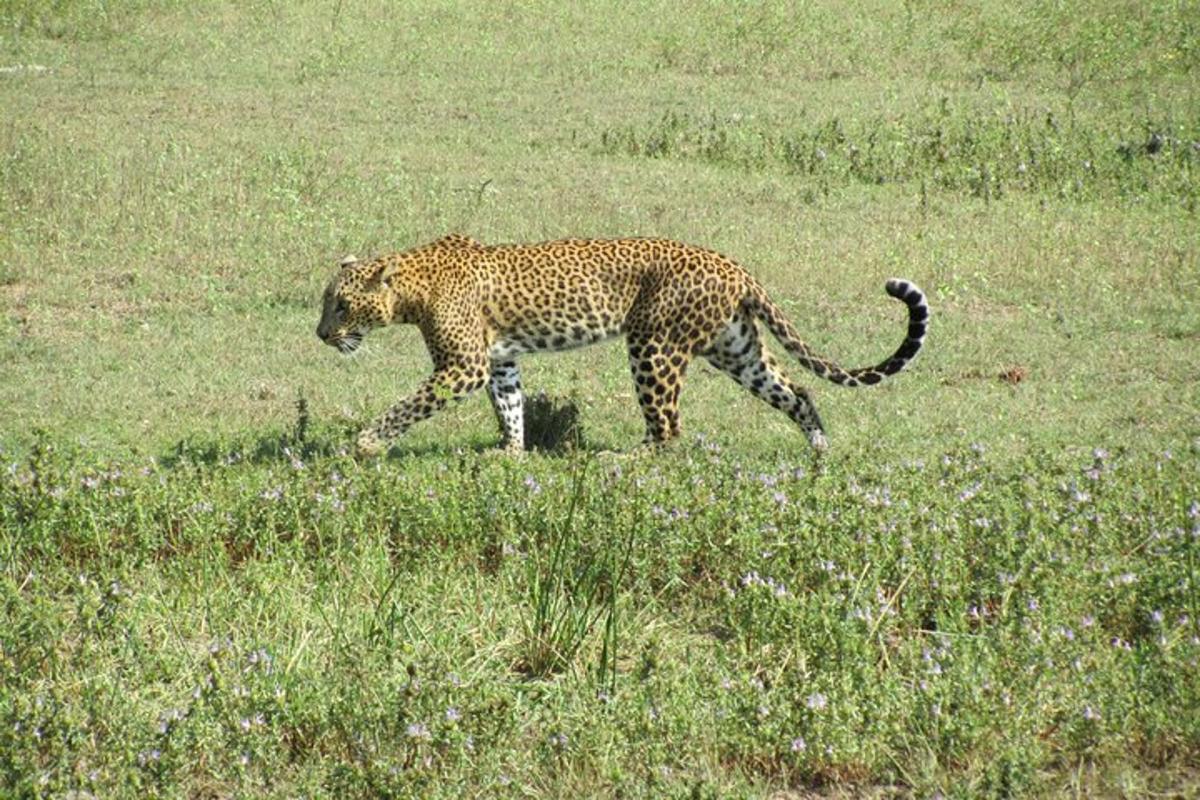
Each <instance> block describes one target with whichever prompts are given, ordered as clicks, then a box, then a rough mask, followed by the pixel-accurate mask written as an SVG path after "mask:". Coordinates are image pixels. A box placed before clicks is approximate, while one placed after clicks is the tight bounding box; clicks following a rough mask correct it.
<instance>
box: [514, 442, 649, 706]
mask: <svg viewBox="0 0 1200 800" xmlns="http://www.w3.org/2000/svg"><path fill="white" fill-rule="evenodd" d="M586 467H587V464H586V462H579V461H576V462H575V468H574V474H573V477H572V484H571V488H570V501H569V502H568V505H567V508H566V514H565V517H564V518H563V519H562V520H561V521H559V522H550V525H549V530H547V531H546V532H545V533H544V534H543V535H540V536H536V537H534V538H533V540H532V541H530V543H529V547H530V553H529V554H528V562H527V581H528V593H529V611H528V612H527V614H526V616H525V621H524V637H523V639H522V643H521V645H520V652H521V655H520V657H519V662H518V666H519V668H520V669H521V671H523V672H525V673H527V674H529V675H532V676H537V677H548V676H551V675H554V674H557V673H560V672H562V671H563V670H565V669H568V668H569V667H571V666H572V665H573V662H574V660H575V658H576V655H577V654H578V653H579V651H580V650H581V649H582V648H583V646H584V645H585V644H586V642H587V640H588V638H589V637H590V636H591V634H592V632H593V630H594V629H595V628H596V627H597V625H602V627H603V631H604V636H603V644H602V649H601V653H600V658H599V662H598V663H597V665H596V668H595V672H596V675H597V676H598V677H599V678H600V680H601V681H602V682H605V683H607V685H608V686H609V687H610V689H611V688H612V687H613V685H614V684H615V681H616V658H617V652H616V649H617V629H618V624H619V619H618V614H617V598H618V594H619V591H620V586H621V583H622V581H623V579H624V577H625V575H626V573H627V571H628V569H629V559H630V555H631V552H632V534H627V535H626V536H624V537H623V538H617V537H606V538H604V539H602V540H600V541H599V542H596V543H594V545H593V546H588V544H587V543H585V542H584V541H582V540H581V538H580V531H579V529H578V520H577V519H576V516H575V514H576V509H577V507H578V504H579V502H580V500H581V498H582V493H583V492H584V491H585V486H586V484H585V481H584V477H585V470H586ZM601 620H603V622H601Z"/></svg>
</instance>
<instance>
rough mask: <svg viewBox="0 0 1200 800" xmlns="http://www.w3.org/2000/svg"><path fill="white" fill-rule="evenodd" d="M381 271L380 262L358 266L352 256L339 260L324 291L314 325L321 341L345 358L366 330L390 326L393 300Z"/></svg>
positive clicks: (382, 268)
mask: <svg viewBox="0 0 1200 800" xmlns="http://www.w3.org/2000/svg"><path fill="white" fill-rule="evenodd" d="M384 270H385V264H384V263H383V262H382V261H371V262H367V263H360V262H359V261H358V259H357V258H355V257H354V256H347V257H346V258H344V259H342V262H341V268H340V269H339V270H338V274H337V275H336V276H334V278H333V280H331V281H330V282H329V286H327V287H326V288H325V296H324V299H323V301H322V308H321V321H320V323H318V324H317V336H318V337H320V339H321V341H323V342H325V344H327V345H330V346H332V347H336V348H337V349H338V352H340V353H342V354H343V355H349V354H350V353H353V352H354V351H355V350H357V349H358V346H359V345H360V344H362V340H363V337H364V336H366V335H367V333H368V332H369V331H370V330H372V329H373V328H379V327H382V326H384V325H387V324H388V323H389V322H391V319H392V309H393V304H394V299H393V296H392V293H391V291H390V289H389V287H388V285H387V282H386V281H385V280H384Z"/></svg>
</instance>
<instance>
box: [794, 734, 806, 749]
mask: <svg viewBox="0 0 1200 800" xmlns="http://www.w3.org/2000/svg"><path fill="white" fill-rule="evenodd" d="M807 749H808V743H807V742H805V741H804V737H803V736H797V737H796V738H795V739H792V752H793V753H803V752H804V751H805V750H807Z"/></svg>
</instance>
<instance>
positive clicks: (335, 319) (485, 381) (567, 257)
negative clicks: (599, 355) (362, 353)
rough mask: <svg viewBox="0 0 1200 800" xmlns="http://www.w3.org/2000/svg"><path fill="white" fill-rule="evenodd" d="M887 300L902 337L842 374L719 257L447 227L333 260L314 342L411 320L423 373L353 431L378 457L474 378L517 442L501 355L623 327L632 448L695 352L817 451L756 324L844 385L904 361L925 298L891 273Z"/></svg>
mask: <svg viewBox="0 0 1200 800" xmlns="http://www.w3.org/2000/svg"><path fill="white" fill-rule="evenodd" d="M886 288H887V293H888V294H890V295H891V296H892V297H895V298H896V299H898V300H901V301H903V302H904V303H905V304H906V305H907V306H908V332H907V336H906V337H905V339H904V341H903V343H902V344H901V345H900V347H899V348H898V349H897V350H896V352H895V353H893V354H892V355H891V356H890V357H888V358H887V359H885V360H884V361H882V362H880V363H879V364H876V365H875V366H872V367H866V368H863V369H845V368H843V367H841V366H839V365H837V364H836V363H834V362H832V361H830V360H828V359H825V358H822V357H821V356H819V355H817V354H816V353H814V352H813V351H812V349H811V348H810V347H809V346H808V345H807V344H805V343H804V341H803V340H802V339H801V338H800V336H799V333H798V332H797V331H796V329H795V327H793V325H792V323H791V322H789V321H788V320H787V318H786V317H784V315H783V312H782V311H781V310H780V309H779V307H778V306H777V305H775V303H773V302H772V301H771V299H770V298H769V297H768V296H767V293H766V291H765V290H764V289H763V288H762V286H761V285H760V284H759V283H758V282H757V281H756V280H755V279H754V278H753V277H751V276H750V274H749V273H747V272H746V271H745V270H744V269H742V268H741V267H740V266H738V265H737V264H736V263H734V262H733V261H731V260H730V259H728V258H726V257H725V256H722V255H720V254H719V253H715V252H713V251H711V250H704V249H701V248H698V247H692V246H690V245H685V244H680V243H679V242H673V241H668V240H665V239H617V240H592V239H568V240H564V241H556V242H543V243H541V244H523V245H494V246H485V245H482V244H480V243H479V242H476V241H475V240H474V239H471V238H469V237H466V236H459V235H451V236H445V237H443V238H441V239H438V240H437V241H435V242H432V243H430V244H427V245H424V246H422V247H417V248H415V249H412V250H407V251H405V252H402V253H397V254H394V255H388V256H383V257H381V258H377V259H374V260H372V261H369V262H364V263H360V262H358V261H357V260H356V259H354V258H348V259H346V260H344V261H343V262H342V265H341V268H340V270H339V272H338V274H337V275H336V276H335V277H334V279H333V280H332V281H331V282H330V284H329V287H328V288H327V289H326V290H325V297H324V304H323V309H322V314H321V321H320V324H319V325H318V326H317V335H318V336H319V337H320V338H321V339H322V340H323V341H325V342H326V343H327V344H330V345H332V346H334V347H336V348H337V349H338V350H339V351H341V352H342V353H351V352H353V351H354V350H355V349H357V348H358V346H359V345H360V344H361V343H362V340H363V337H364V336H365V335H366V334H367V332H368V331H370V330H371V329H373V328H377V327H381V326H383V325H388V324H390V323H394V322H402V323H411V324H415V325H416V326H417V327H418V328H419V329H420V331H421V334H422V335H423V336H424V339H425V343H426V345H427V347H428V348H429V354H430V356H431V357H432V359H433V374H432V375H431V376H430V377H429V378H427V379H426V380H425V381H424V382H423V383H422V384H421V385H420V387H418V389H417V390H416V392H415V393H414V394H412V395H411V396H409V397H407V398H405V399H404V400H402V401H400V402H399V403H397V404H396V405H394V406H392V407H391V408H389V409H388V410H387V411H386V412H385V413H384V414H383V416H382V417H380V418H379V419H378V420H377V421H376V422H375V423H374V424H373V425H371V426H370V427H368V428H366V429H364V430H363V431H362V432H361V433H360V434H359V436H358V440H357V449H358V452H359V453H361V454H364V455H369V454H375V453H379V452H381V451H382V450H383V449H384V448H385V447H386V446H387V444H388V442H390V441H391V440H392V439H394V438H395V437H397V436H399V435H400V434H402V433H404V431H405V430H407V429H408V428H409V426H411V425H412V424H413V423H416V422H419V421H421V420H423V419H426V418H427V417H429V416H430V415H432V414H434V413H435V412H437V411H438V410H440V409H441V408H442V407H444V406H445V405H446V404H447V403H448V402H449V401H450V400H458V399H461V398H463V397H465V396H467V395H468V394H470V393H471V392H474V391H475V390H476V389H479V388H481V387H483V386H485V385H486V386H487V387H488V393H489V394H490V395H491V399H492V406H493V407H494V408H495V410H496V416H497V418H498V419H499V421H500V428H501V432H502V434H503V438H504V447H505V448H506V449H509V450H514V451H519V450H521V449H523V447H524V414H523V396H522V393H521V375H520V371H519V370H518V368H517V362H516V358H517V357H518V356H520V355H522V354H524V353H529V352H535V351H545V350H567V349H570V348H574V347H580V346H582V345H586V344H592V343H593V342H598V341H601V340H603V339H608V338H610V337H613V336H616V335H618V334H623V335H624V336H625V339H626V342H627V345H628V352H629V366H630V371H631V372H632V374H633V380H634V383H635V385H636V389H637V395H638V402H639V403H640V404H641V407H642V414H643V416H644V417H645V421H646V439H645V440H646V441H647V442H650V443H659V442H665V441H667V440H669V439H672V438H674V437H676V436H678V435H679V393H680V391H681V389H682V387H683V378H684V374H685V373H686V371H687V368H688V364H689V363H690V362H691V360H692V359H693V358H694V357H695V356H703V357H705V358H706V359H708V361H709V362H710V363H712V364H713V366H715V367H717V368H718V369H720V370H722V371H724V372H725V373H727V374H728V375H730V376H731V377H732V378H733V379H734V380H736V381H737V382H738V383H739V384H741V385H742V386H745V387H746V388H747V389H749V390H750V391H751V392H753V393H754V394H755V395H756V396H757V397H759V398H761V399H762V400H764V401H766V402H767V403H770V404H771V405H772V406H774V407H775V408H777V409H779V410H781V411H783V412H784V413H786V414H787V415H788V416H789V417H791V418H792V419H793V420H794V421H795V422H796V423H797V424H798V425H799V426H800V428H801V429H802V430H803V431H804V433H805V434H806V435H807V437H808V439H809V441H810V442H811V443H812V445H813V446H814V447H816V448H818V449H824V448H825V447H826V446H827V444H826V440H825V434H824V431H823V429H822V427H821V420H820V417H819V416H818V415H817V410H816V408H815V407H814V406H813V402H812V399H811V397H810V396H809V394H808V392H807V390H805V389H804V388H802V387H800V386H798V385H797V384H795V383H793V382H792V381H791V380H789V379H788V377H787V376H786V375H784V373H783V372H782V370H781V369H780V367H779V363H778V362H777V361H776V360H775V358H774V357H772V356H771V355H770V353H768V352H767V350H766V348H765V347H764V346H763V343H762V340H761V337H760V332H759V328H758V323H759V322H762V323H763V324H764V325H765V326H766V327H767V329H768V330H769V331H770V332H771V333H772V334H773V335H774V336H775V338H777V339H778V340H779V341H780V342H781V343H782V344H783V346H784V348H785V349H786V350H787V351H788V352H789V353H790V354H791V355H792V356H793V357H794V358H795V359H796V360H797V361H799V362H800V364H801V365H803V366H804V367H806V368H807V369H809V370H811V371H812V372H814V373H816V374H817V375H819V376H821V377H823V378H825V379H827V380H830V381H832V382H834V383H837V384H840V385H843V386H863V385H871V384H875V383H878V382H879V381H881V380H883V379H884V378H885V377H887V376H889V375H894V374H895V373H897V372H899V371H900V370H902V369H904V367H905V366H906V365H907V364H908V363H909V362H910V361H912V359H913V357H915V356H916V355H917V352H918V351H919V350H920V349H921V343H922V341H923V340H924V338H925V332H926V328H927V325H928V321H929V307H928V305H927V304H926V302H925V295H924V293H923V292H922V291H921V290H920V289H918V288H917V287H916V286H915V285H913V284H912V283H910V282H909V281H905V280H899V279H892V280H889V281H888V282H887V287H886Z"/></svg>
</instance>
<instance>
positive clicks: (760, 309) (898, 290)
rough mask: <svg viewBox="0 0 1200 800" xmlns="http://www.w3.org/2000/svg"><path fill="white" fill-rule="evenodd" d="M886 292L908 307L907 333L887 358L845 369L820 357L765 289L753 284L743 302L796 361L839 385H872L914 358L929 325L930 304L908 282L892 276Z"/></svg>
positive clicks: (903, 366)
mask: <svg viewBox="0 0 1200 800" xmlns="http://www.w3.org/2000/svg"><path fill="white" fill-rule="evenodd" d="M886 288H887V293H888V294H890V295H891V296H892V297H894V298H896V299H897V300H903V301H904V304H905V305H907V306H908V334H907V335H906V336H905V337H904V342H903V343H901V345H900V347H899V348H897V349H896V352H894V353H892V355H891V356H889V357H888V358H887V359H885V360H883V361H881V362H880V363H878V364H876V365H875V366H873V367H863V368H861V369H844V368H843V367H841V366H839V365H838V364H836V363H835V362H833V361H830V360H829V359H827V358H822V357H821V356H819V355H817V354H816V353H814V352H813V350H812V348H810V347H809V346H808V345H807V344H806V343H805V342H804V340H803V339H801V338H800V334H799V333H798V332H797V331H796V328H795V327H794V326H793V325H792V323H791V322H789V321H788V320H787V318H786V317H784V315H783V311H781V310H780V308H779V306H777V305H775V304H774V303H773V302H771V298H769V297H767V293H766V290H764V289H763V288H762V287H761V286H757V285H756V286H755V287H754V290H753V291H752V292H751V293H750V295H749V296H748V297H747V298H746V300H745V302H744V305H745V307H746V309H747V310H749V311H750V312H751V313H752V314H753V315H754V316H756V317H758V318H759V319H761V320H762V321H763V323H764V324H765V325H766V326H767V328H769V329H770V331H771V333H773V334H774V335H775V338H777V339H778V340H779V341H780V343H781V344H782V345H783V346H784V348H786V349H787V351H788V352H789V353H791V354H792V355H793V356H794V357H795V358H796V360H798V361H799V362H800V363H801V364H803V365H804V366H805V367H806V368H808V369H810V370H812V371H813V372H815V373H816V374H818V375H820V376H821V377H822V378H825V379H826V380H830V381H833V382H834V383H836V384H839V385H841V386H871V385H872V384H876V383H879V382H880V381H881V380H883V379H884V378H886V377H888V376H889V375H895V374H896V373H897V372H899V371H900V370H902V369H904V368H905V367H906V366H908V362H910V361H912V360H913V358H915V357H916V355H917V353H918V352H919V351H920V350H921V344H922V342H924V340H925V332H926V331H927V330H928V328H929V305H928V304H927V303H926V302H925V293H924V292H922V291H921V290H920V289H918V288H917V286H916V285H915V284H913V283H912V282H910V281H906V280H902V279H900V278H892V279H890V280H889V281H888V282H887V285H886Z"/></svg>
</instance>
